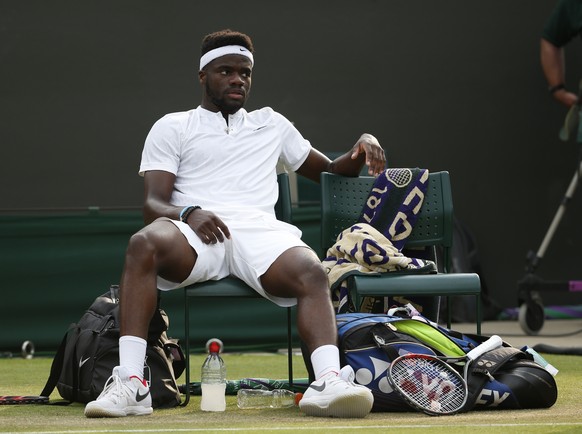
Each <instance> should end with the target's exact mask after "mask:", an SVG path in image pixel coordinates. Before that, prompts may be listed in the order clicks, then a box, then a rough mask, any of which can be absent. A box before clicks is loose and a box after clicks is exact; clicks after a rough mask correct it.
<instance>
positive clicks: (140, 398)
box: [135, 390, 150, 402]
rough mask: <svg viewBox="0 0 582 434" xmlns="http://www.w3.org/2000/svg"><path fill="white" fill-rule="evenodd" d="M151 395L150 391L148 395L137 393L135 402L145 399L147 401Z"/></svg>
mask: <svg viewBox="0 0 582 434" xmlns="http://www.w3.org/2000/svg"><path fill="white" fill-rule="evenodd" d="M149 394H150V391H149V390H148V391H147V393H145V394H143V395H142V394H141V393H139V390H138V391H137V392H136V393H135V400H136V401H137V402H140V401H143V400H144V399H146V398H147V397H148V395H149Z"/></svg>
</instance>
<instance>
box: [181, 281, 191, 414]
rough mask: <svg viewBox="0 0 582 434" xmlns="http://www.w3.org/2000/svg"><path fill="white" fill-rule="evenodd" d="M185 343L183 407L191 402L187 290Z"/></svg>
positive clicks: (185, 298)
mask: <svg viewBox="0 0 582 434" xmlns="http://www.w3.org/2000/svg"><path fill="white" fill-rule="evenodd" d="M184 340H185V341H186V342H185V344H184V347H185V352H184V353H185V355H184V357H185V359H186V390H185V395H186V396H185V398H184V402H183V403H182V404H180V405H181V406H182V407H185V406H187V405H188V402H190V306H189V303H188V295H187V294H186V290H184Z"/></svg>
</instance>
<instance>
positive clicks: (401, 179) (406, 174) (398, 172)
mask: <svg viewBox="0 0 582 434" xmlns="http://www.w3.org/2000/svg"><path fill="white" fill-rule="evenodd" d="M386 177H387V178H388V180H389V181H390V182H391V183H392V184H394V185H395V186H397V187H406V186H407V185H408V183H409V182H410V181H411V180H412V170H410V169H406V168H404V169H387V170H386Z"/></svg>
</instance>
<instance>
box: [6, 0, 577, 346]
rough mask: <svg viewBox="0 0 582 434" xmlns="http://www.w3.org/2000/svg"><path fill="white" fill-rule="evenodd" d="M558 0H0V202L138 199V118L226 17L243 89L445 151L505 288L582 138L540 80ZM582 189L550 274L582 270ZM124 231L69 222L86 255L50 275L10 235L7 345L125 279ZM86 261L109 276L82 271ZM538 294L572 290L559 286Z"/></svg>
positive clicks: (346, 143)
mask: <svg viewBox="0 0 582 434" xmlns="http://www.w3.org/2000/svg"><path fill="white" fill-rule="evenodd" d="M553 5H554V1H553V0H539V1H535V2H532V1H528V0H513V1H510V2H508V1H503V0H493V1H488V2H467V1H462V0H451V1H441V2H435V1H432V0H409V1H396V0H383V1H380V0H358V1H347V0H336V1H319V2H314V1H307V0H298V1H292V2H290V1H272V0H249V1H247V2H238V1H231V0H225V1H221V2H199V1H194V0H189V1H185V0H180V1H178V0H173V1H172V0H170V1H164V2H159V1H151V0H139V1H138V0H124V1H112V0H105V1H96V0H94V1H85V0H74V1H73V0H71V1H62V0H53V1H50V2H49V1H44V0H0V65H1V66H0V119H1V121H0V143H1V149H2V170H1V171H0V189H1V190H0V193H1V195H0V197H1V198H2V203H1V205H0V208H1V209H2V214H4V215H5V216H16V217H18V216H20V215H23V214H24V213H23V211H22V209H39V208H53V209H57V210H60V212H61V213H63V212H64V211H63V208H70V207H73V208H77V207H81V208H86V207H88V206H100V207H139V206H140V204H141V199H142V185H141V179H140V178H139V177H138V176H137V170H138V164H139V160H140V153H141V148H142V145H143V140H144V138H145V135H146V134H147V132H148V130H149V128H150V127H151V125H152V123H153V122H154V121H155V120H157V119H158V118H159V117H161V116H162V115H164V114H165V113H167V112H171V111H179V110H185V109H189V108H191V107H194V106H196V105H197V104H198V102H199V99H200V92H199V90H198V82H197V63H198V57H199V55H198V50H199V43H200V40H201V38H202V37H203V36H204V35H205V34H206V33H208V32H211V31H214V30H217V29H220V28H225V27H231V28H234V29H238V30H241V31H244V32H247V33H249V34H250V35H251V36H252V37H253V39H254V42H255V45H256V67H255V70H254V72H253V76H254V82H253V91H252V96H251V99H250V102H249V108H253V107H260V106H264V105H270V106H272V107H273V108H274V109H276V110H278V111H279V112H281V113H283V114H284V115H286V116H287V117H288V118H289V119H290V120H292V121H293V122H295V124H296V125H297V127H298V128H299V129H300V130H301V131H302V132H303V134H304V135H305V137H307V138H308V139H309V140H311V141H312V143H313V144H314V145H315V146H316V147H318V148H319V149H321V150H324V151H328V152H332V151H343V150H347V149H348V148H349V147H350V146H351V145H352V144H353V143H354V141H355V140H356V138H357V137H358V136H359V134H360V133H361V132H363V131H368V132H371V133H373V134H375V135H376V136H377V137H378V138H379V140H380V141H381V143H382V144H383V146H384V147H385V149H386V151H387V154H388V157H389V161H390V165H391V166H419V167H426V168H428V169H430V170H434V171H436V170H448V171H450V172H451V178H452V183H453V190H454V191H453V192H454V201H455V208H456V213H457V217H458V218H459V219H461V220H462V221H463V222H464V223H465V224H466V225H467V226H468V227H469V228H470V229H471V230H472V231H473V233H474V235H475V237H476V239H477V242H478V247H479V253H480V258H481V263H482V267H483V270H484V275H483V276H484V279H485V281H486V283H487V286H488V288H489V291H490V294H491V296H492V297H493V298H494V299H495V300H496V301H497V302H498V303H499V304H500V305H502V306H504V307H511V306H514V305H515V304H516V282H517V280H518V279H519V278H520V277H521V275H522V274H523V268H524V263H525V254H526V252H527V250H528V249H537V247H538V246H539V244H540V242H541V239H542V236H543V234H544V232H545V230H546V228H547V227H548V225H549V222H550V220H551V218H552V217H553V215H554V212H555V210H556V208H557V206H558V204H559V202H560V200H561V197H562V195H563V193H564V192H565V190H566V187H567V185H568V183H569V181H570V179H571V177H572V174H573V172H574V169H575V167H576V164H577V158H578V145H576V144H573V143H567V144H565V143H562V142H560V141H559V140H558V136H557V133H558V130H559V127H560V124H561V122H562V120H563V118H564V116H565V109H564V108H562V107H560V106H558V105H557V104H556V103H554V102H553V101H552V100H551V98H550V97H549V96H548V94H547V91H546V83H545V81H544V79H543V77H542V74H541V70H540V66H539V53H538V49H539V35H540V31H541V28H542V26H543V22H544V20H545V19H546V17H547V15H548V14H549V12H550V10H551V8H552V7H553ZM581 52H582V47H581V46H580V41H578V40H576V41H574V42H573V43H572V44H571V45H570V46H569V47H568V50H567V59H568V76H567V82H568V85H569V86H570V87H573V88H574V87H576V86H577V82H578V79H579V78H580V76H582V63H581V59H580V58H581V56H580V53H581ZM581 203H582V201H581V200H580V197H579V196H576V197H575V199H574V200H573V201H572V203H571V204H570V208H569V210H568V212H567V214H566V216H565V218H564V221H563V222H562V225H561V226H560V227H559V230H558V233H557V234H556V237H555V238H554V240H553V241H552V244H551V245H550V249H549V250H548V252H547V255H546V258H545V259H544V261H543V262H542V265H541V267H540V274H543V275H544V276H547V277H552V278H558V279H560V278H564V277H582V276H580V274H582V272H580V271H579V265H580V258H581V255H580V251H579V248H578V245H579V243H580V241H581V238H582V236H581V234H580V231H579V230H578V222H579V221H580V218H581V210H582V205H581ZM36 214H38V212H37V213H33V215H36ZM53 214H54V213H53ZM56 214H59V212H57V213H56ZM48 223H50V220H46V219H45V220H43V223H42V224H43V225H47V224H48ZM1 224H2V225H3V227H4V229H3V230H2V232H1V233H2V234H3V235H2V236H3V237H5V236H12V235H10V231H11V230H12V229H11V228H10V227H9V226H6V222H5V221H4V220H3V221H2V223H1ZM45 227H46V226H45ZM49 232H50V231H49ZM57 232H58V231H57V230H56V229H55V231H54V233H57ZM7 234H8V235H7ZM28 235H30V233H29V234H28ZM127 236H128V235H127V234H123V235H119V237H118V238H116V239H115V242H114V243H113V244H114V248H111V250H107V251H104V250H100V251H98V252H92V251H90V250H91V249H92V248H93V247H91V246H89V247H88V248H89V252H87V251H86V249H85V248H87V246H81V245H79V244H81V241H80V239H78V240H75V237H74V236H72V237H69V239H70V241H71V243H72V244H71V246H72V247H71V250H70V251H69V253H68V254H69V255H73V256H75V255H76V256H77V257H78V256H81V257H82V256H83V255H89V256H88V260H87V261H86V263H85V264H84V265H83V268H82V269H80V270H72V269H71V268H70V267H69V266H68V258H67V257H66V256H62V257H51V258H50V259H51V261H57V262H58V266H57V267H55V270H54V273H53V274H52V276H49V277H47V276H44V275H42V278H41V275H39V273H38V272H37V271H38V270H40V269H43V264H44V263H45V261H46V259H47V258H45V257H43V256H42V255H39V254H36V253H35V252H37V251H38V252H41V251H43V250H42V249H38V248H37V247H38V246H42V243H43V242H44V241H43V240H44V238H42V237H40V238H38V239H37V240H35V239H32V238H30V237H29V236H27V237H24V238H22V240H20V239H19V238H11V241H10V243H9V244H7V243H6V241H5V240H4V239H0V243H2V258H0V259H1V260H2V262H1V263H0V267H1V268H0V277H1V280H0V281H1V282H2V288H1V291H2V295H3V302H2V303H1V305H0V309H1V312H0V326H2V327H1V329H2V330H3V338H2V339H0V348H2V346H3V343H4V342H5V341H7V340H6V339H4V335H9V334H12V333H18V330H20V329H21V327H22V324H21V323H20V322H13V321H12V320H14V321H16V320H15V318H17V319H19V320H20V321H24V320H25V319H26V321H27V322H28V323H34V327H32V328H31V329H30V335H31V336H28V334H27V338H29V339H33V340H34V339H41V338H46V339H49V334H50V338H51V339H54V340H55V341H58V339H59V338H60V334H61V329H62V328H63V327H66V325H68V323H69V322H70V321H73V320H75V319H77V318H78V317H79V316H80V313H81V312H80V309H83V308H84V307H86V305H88V303H89V302H90V301H91V300H92V299H93V298H94V296H95V295H96V294H95V291H96V289H95V288H100V287H102V286H104V285H108V284H109V283H110V282H111V281H112V280H114V281H117V280H118V276H119V272H120V270H121V266H122V264H121V258H122V252H123V249H124V248H125V242H126V240H127ZM95 248H97V247H95ZM108 249H109V247H108ZM94 254H96V255H97V256H98V257H99V258H101V259H99V260H93V258H94V256H93V255H94ZM89 258H91V259H89ZM105 260H107V261H109V262H108V264H109V268H108V270H107V272H105V270H100V268H99V267H101V264H102V262H103V261H105ZM16 271H17V272H16ZM89 272H91V273H96V274H95V275H96V276H102V281H101V282H94V283H87V282H85V281H84V278H83V275H84V273H89ZM576 273H579V275H578V276H575V275H576ZM40 294H42V295H40ZM47 294H48V295H49V296H47ZM173 297H178V295H173ZM48 300H53V301H54V304H52V303H51V304H50V305H49V304H47V303H48ZM68 300H71V301H70V302H69V301H68ZM73 301H74V302H73ZM545 301H546V303H547V304H551V303H579V299H578V298H576V297H575V296H567V295H561V294H552V295H549V296H546V297H545ZM24 306H26V307H24ZM49 306H50V312H51V314H50V315H51V316H50V317H48V318H47V315H48V313H47V312H48V311H49ZM80 306H82V307H80ZM7 318H11V321H10V322H7ZM51 327H52V328H51ZM55 329H56V330H58V333H55V332H54V330H55ZM49 330H50V331H49Z"/></svg>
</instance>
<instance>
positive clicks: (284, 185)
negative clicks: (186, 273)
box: [181, 173, 293, 406]
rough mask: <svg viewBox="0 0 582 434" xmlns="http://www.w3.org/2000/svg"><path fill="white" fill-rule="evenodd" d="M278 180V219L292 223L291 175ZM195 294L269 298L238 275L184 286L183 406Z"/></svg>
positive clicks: (289, 343) (187, 393) (290, 364)
mask: <svg viewBox="0 0 582 434" xmlns="http://www.w3.org/2000/svg"><path fill="white" fill-rule="evenodd" d="M277 181H278V183H279V199H278V200H277V204H276V205H275V214H276V215H277V218H278V219H279V220H282V221H284V222H287V223H291V190H290V187H289V176H288V175H287V174H286V173H281V174H279V175H278V176H277ZM192 297H229V298H260V299H263V300H265V301H266V302H269V303H270V301H269V300H267V299H265V298H264V297H262V296H261V295H260V294H258V293H257V292H256V291H255V290H254V289H252V288H251V287H250V286H248V285H247V284H246V283H244V282H243V281H242V280H240V279H237V278H236V277H232V276H230V277H226V278H224V279H221V280H209V281H206V282H200V283H195V284H193V285H190V286H187V287H185V288H184V341H185V343H184V350H185V351H184V353H185V358H186V370H185V374H186V391H185V398H184V402H183V403H182V404H181V405H183V406H185V405H187V404H188V402H189V401H190V387H189V384H190V308H191V306H190V299H191V298H192ZM286 309H287V350H288V353H287V354H288V359H287V363H288V370H289V383H290V387H293V358H292V356H293V352H292V330H291V326H292V322H291V316H292V315H291V309H292V308H291V307H288V308H286Z"/></svg>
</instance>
